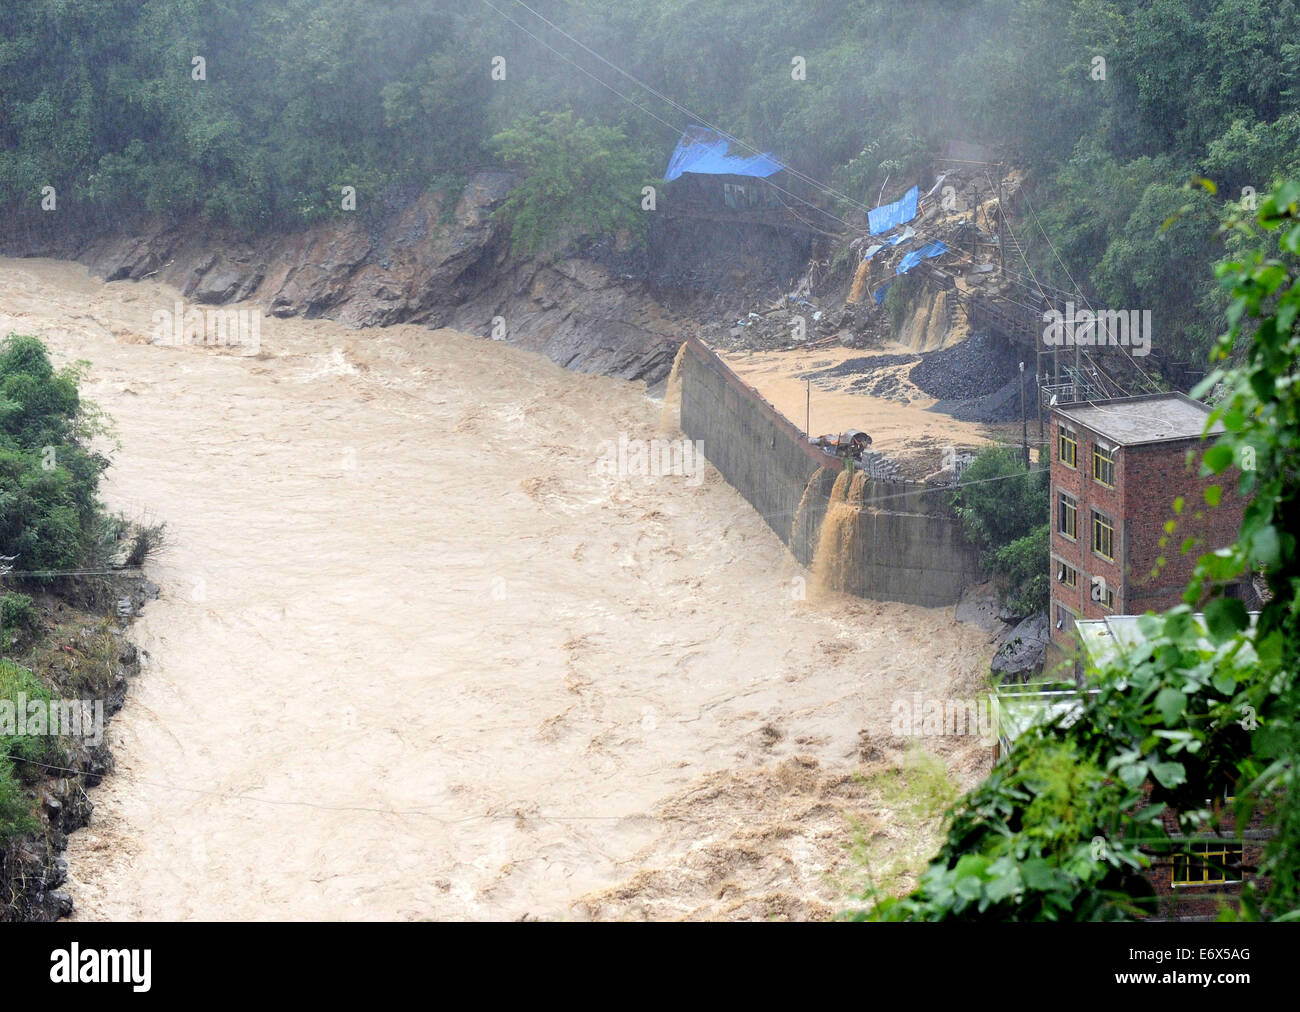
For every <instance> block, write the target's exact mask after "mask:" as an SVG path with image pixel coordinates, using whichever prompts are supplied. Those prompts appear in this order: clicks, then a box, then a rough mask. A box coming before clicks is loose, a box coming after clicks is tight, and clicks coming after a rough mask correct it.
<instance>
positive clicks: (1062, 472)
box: [1049, 393, 1245, 649]
mask: <svg viewBox="0 0 1300 1012" xmlns="http://www.w3.org/2000/svg"><path fill="white" fill-rule="evenodd" d="M1209 413H1210V409H1209V407H1207V406H1206V405H1204V404H1202V403H1200V402H1199V401H1195V400H1192V399H1191V398H1190V397H1187V396H1185V395H1184V394H1180V393H1163V394H1148V395H1144V396H1140V397H1124V398H1118V399H1115V400H1109V401H1089V402H1083V403H1072V404H1063V405H1060V406H1057V407H1055V408H1053V410H1052V416H1051V433H1050V438H1051V461H1052V463H1051V510H1052V516H1051V531H1052V537H1051V565H1052V573H1051V578H1052V594H1051V607H1050V611H1049V619H1050V621H1051V624H1052V642H1053V645H1054V646H1055V647H1057V648H1058V649H1064V648H1067V647H1068V645H1069V644H1071V643H1072V641H1073V636H1072V634H1073V630H1074V623H1075V622H1076V621H1078V620H1079V619H1081V618H1082V619H1097V618H1106V617H1107V616H1110V615H1140V614H1143V613H1145V612H1147V611H1164V610H1165V609H1167V608H1171V607H1173V606H1174V605H1176V604H1178V603H1179V602H1180V601H1181V599H1182V594H1183V591H1184V590H1185V589H1186V587H1187V583H1188V581H1189V580H1190V578H1191V575H1192V571H1193V569H1194V568H1195V565H1196V557H1197V556H1198V555H1200V554H1203V553H1204V552H1207V551H1212V550H1214V549H1216V548H1221V547H1223V546H1224V545H1228V544H1231V543H1232V542H1233V541H1234V540H1235V539H1236V536H1237V532H1238V530H1239V529H1240V527H1241V519H1242V511H1243V509H1244V506H1245V500H1243V499H1242V498H1241V497H1239V496H1238V495H1237V494H1236V491H1235V490H1236V485H1237V472H1236V470H1235V469H1232V468H1230V469H1229V470H1228V471H1227V472H1225V473H1223V474H1220V475H1213V476H1207V477H1205V478H1200V477H1198V476H1197V472H1198V471H1199V469H1200V460H1201V455H1202V454H1203V453H1204V451H1205V450H1206V449H1207V448H1208V444H1207V443H1205V442H1202V440H1201V434H1202V433H1203V432H1204V431H1205V424H1206V419H1207V416H1208V415H1209ZM1211 431H1212V432H1220V431H1222V425H1220V424H1218V423H1216V425H1215V427H1214V428H1213V429H1212V430H1211ZM1210 485H1220V486H1221V487H1222V489H1223V498H1222V502H1221V503H1220V505H1219V506H1217V507H1210V506H1208V505H1207V503H1206V500H1205V490H1206V488H1208V487H1209V486H1210ZM1180 497H1181V498H1182V499H1183V500H1184V501H1185V505H1184V508H1183V510H1182V511H1181V513H1176V512H1175V509H1174V501H1175V499H1178V498H1180ZM1170 521H1175V522H1176V527H1175V528H1174V530H1173V532H1172V533H1171V534H1168V540H1167V543H1166V544H1165V546H1164V547H1161V545H1160V539H1161V538H1162V537H1165V536H1166V524H1167V523H1168V522H1170ZM1188 537H1195V538H1197V539H1198V541H1197V543H1196V545H1195V547H1194V548H1193V549H1192V550H1191V551H1190V552H1188V553H1187V554H1183V553H1182V552H1181V551H1180V546H1181V545H1182V543H1183V541H1184V539H1186V538H1188ZM1160 559H1163V560H1164V562H1163V564H1160V563H1159V561H1158V560H1160ZM1229 592H1230V593H1233V592H1235V593H1238V594H1240V593H1241V592H1242V591H1241V588H1232V589H1230V591H1229Z"/></svg>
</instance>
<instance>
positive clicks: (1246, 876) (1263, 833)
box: [1143, 786, 1272, 919]
mask: <svg viewBox="0 0 1300 1012" xmlns="http://www.w3.org/2000/svg"><path fill="white" fill-rule="evenodd" d="M1147 793H1150V788H1149V786H1148V789H1147ZM1265 818H1266V814H1265V812H1263V811H1261V810H1258V809H1257V810H1256V811H1255V812H1254V813H1253V814H1252V815H1251V818H1250V821H1249V822H1248V823H1247V825H1246V827H1245V829H1244V830H1243V831H1242V832H1241V833H1238V832H1237V830H1236V824H1235V818H1234V815H1233V811H1232V808H1231V806H1230V805H1227V804H1224V805H1223V807H1222V808H1221V809H1220V817H1219V819H1218V820H1217V827H1218V828H1217V832H1216V831H1215V829H1214V827H1213V826H1206V827H1204V831H1203V832H1198V833H1196V834H1194V835H1195V837H1196V838H1197V839H1198V840H1208V839H1213V838H1215V837H1218V838H1221V839H1224V840H1227V841H1232V842H1235V843H1240V844H1241V864H1242V880H1243V882H1245V881H1250V880H1252V879H1256V878H1257V876H1256V875H1255V874H1254V871H1255V869H1257V868H1258V867H1259V863H1260V859H1261V858H1262V857H1263V853H1264V847H1265V846H1266V844H1267V842H1268V837H1269V836H1271V835H1272V834H1271V831H1270V830H1268V829H1267V828H1265ZM1160 821H1161V822H1162V823H1163V825H1164V828H1165V832H1167V833H1168V834H1169V835H1170V836H1171V837H1174V838H1175V839H1177V838H1178V837H1180V836H1181V835H1182V833H1183V831H1182V830H1181V829H1180V828H1179V826H1178V816H1177V813H1176V812H1174V811H1173V810H1172V809H1169V810H1166V811H1165V812H1164V813H1163V815H1162V816H1161V820H1160ZM1143 849H1144V851H1145V852H1146V854H1147V856H1148V857H1149V858H1150V859H1151V867H1150V868H1148V869H1147V871H1146V878H1147V881H1148V882H1150V883H1151V886H1152V888H1153V889H1154V890H1155V893H1156V897H1157V900H1158V902H1159V912H1158V913H1157V914H1156V916H1157V917H1160V918H1165V919H1175V918H1207V919H1212V918H1214V917H1215V916H1216V915H1217V914H1218V913H1219V910H1220V908H1221V907H1222V906H1223V905H1224V904H1225V903H1226V904H1227V905H1228V906H1230V907H1236V906H1237V904H1238V900H1237V897H1238V896H1239V895H1240V893H1241V887H1242V882H1235V883H1223V884H1215V885H1195V884H1184V885H1177V886H1176V885H1174V884H1173V865H1174V851H1175V850H1177V849H1179V848H1178V845H1177V843H1171V844H1170V845H1169V846H1168V847H1166V846H1161V847H1160V848H1149V849H1148V848H1143ZM1260 881H1261V885H1263V884H1264V881H1263V880H1260Z"/></svg>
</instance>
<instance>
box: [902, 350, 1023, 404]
mask: <svg viewBox="0 0 1300 1012" xmlns="http://www.w3.org/2000/svg"><path fill="white" fill-rule="evenodd" d="M1017 369H1018V361H1017V359H1016V356H1015V352H1014V351H1012V350H1011V349H1010V348H1008V347H1007V346H1006V344H1005V343H1004V342H1002V341H1000V340H997V339H995V338H992V337H990V336H989V335H988V334H986V333H984V334H972V335H971V336H970V337H968V338H967V339H966V340H964V341H962V342H960V343H959V344H954V345H953V346H952V347H951V348H944V349H943V350H942V351H934V352H930V353H929V354H928V355H925V356H924V357H922V359H921V361H920V362H918V363H917V365H916V366H915V367H914V368H913V369H912V371H911V372H910V373H909V374H908V377H909V378H910V379H911V381H912V382H913V383H915V384H916V386H917V387H919V388H920V389H921V390H924V391H925V392H926V393H927V394H929V395H930V396H931V397H937V398H939V400H941V401H950V400H951V401H967V400H973V399H975V398H978V397H987V396H989V395H990V394H995V393H997V392H998V391H999V390H1001V389H1002V388H1003V387H1005V386H1006V385H1007V383H1008V382H1009V381H1011V380H1013V379H1015V374H1016V371H1017Z"/></svg>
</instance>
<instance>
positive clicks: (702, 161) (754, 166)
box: [664, 126, 916, 214]
mask: <svg viewBox="0 0 1300 1012" xmlns="http://www.w3.org/2000/svg"><path fill="white" fill-rule="evenodd" d="M730 148H731V142H730V141H729V140H727V138H725V137H723V136H721V135H720V134H718V133H716V132H714V131H713V130H710V129H709V128H708V127H702V126H692V127H687V128H686V132H685V133H684V134H682V139H681V140H680V141H678V142H677V150H676V151H674V152H673V157H672V158H671V159H670V160H669V162H668V170H667V171H666V172H665V173H664V181H665V182H672V181H673V180H674V179H676V178H677V177H678V176H680V175H681V174H682V173H683V172H698V173H701V174H702V175H709V176H756V177H758V178H759V179H766V178H767V177H768V176H771V175H774V174H776V173H778V172H780V171H781V170H782V169H784V168H785V166H784V165H782V164H781V163H780V162H778V161H777V160H776V159H775V158H773V157H772V156H771V155H770V154H764V155H753V156H748V157H747V156H745V155H743V154H739V153H737V154H732V153H731V151H730ZM913 204H914V205H915V201H913ZM912 213H913V214H915V213H916V211H915V210H913V212H912Z"/></svg>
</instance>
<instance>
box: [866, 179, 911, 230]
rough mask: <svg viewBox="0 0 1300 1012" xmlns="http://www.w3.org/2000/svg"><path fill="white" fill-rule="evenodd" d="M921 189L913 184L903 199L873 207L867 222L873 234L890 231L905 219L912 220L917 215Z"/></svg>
mask: <svg viewBox="0 0 1300 1012" xmlns="http://www.w3.org/2000/svg"><path fill="white" fill-rule="evenodd" d="M919 194H920V191H919V190H918V189H917V188H916V187H915V186H913V187H912V188H911V189H910V190H908V191H907V192H906V193H905V194H903V196H902V199H900V200H896V201H894V202H893V203H892V204H881V205H880V206H879V207H873V208H872V209H871V210H870V211H868V212H867V224H868V226H869V227H870V229H871V234H872V235H880V234H881V233H882V232H888V231H889V230H890V229H891V228H897V227H898V226H899V225H901V224H903V222H905V221H911V220H912V219H913V218H915V217H916V200H917V197H918V196H919Z"/></svg>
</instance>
